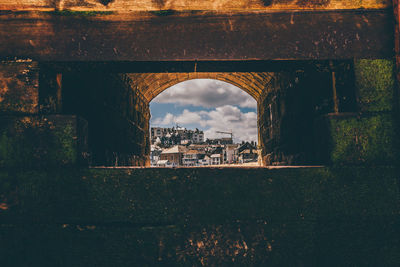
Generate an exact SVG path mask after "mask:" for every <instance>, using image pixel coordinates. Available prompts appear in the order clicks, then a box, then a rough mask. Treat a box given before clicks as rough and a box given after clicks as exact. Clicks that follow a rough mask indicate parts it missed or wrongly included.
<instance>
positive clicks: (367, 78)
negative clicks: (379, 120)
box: [354, 59, 398, 112]
mask: <svg viewBox="0 0 400 267" xmlns="http://www.w3.org/2000/svg"><path fill="white" fill-rule="evenodd" d="M354 71H355V79H356V89H357V93H358V104H359V109H360V111H361V112H380V111H392V110H393V109H394V105H395V96H398V92H396V90H398V88H397V87H396V76H395V62H394V60H391V59H387V60H385V59H376V60H356V61H355V63H354Z"/></svg>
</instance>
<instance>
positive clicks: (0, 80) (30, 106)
mask: <svg viewBox="0 0 400 267" xmlns="http://www.w3.org/2000/svg"><path fill="white" fill-rule="evenodd" d="M38 102H39V69H38V65H37V62H32V61H10V62H0V112H1V113H28V114H33V113H37V112H38V109H39V105H38Z"/></svg>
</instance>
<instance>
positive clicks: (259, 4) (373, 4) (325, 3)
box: [0, 0, 391, 12]
mask: <svg viewBox="0 0 400 267" xmlns="http://www.w3.org/2000/svg"><path fill="white" fill-rule="evenodd" d="M390 4H391V1H390V0H235V1H231V0H169V1H166V0H157V1H154V0H135V1H130V0H113V1H112V0H84V1H74V0H64V1H46V0H20V1H12V0H1V1H0V9H3V10H54V9H57V10H62V9H71V10H89V11H92V10H105V11H110V10H111V11H124V12H127V11H148V10H155V11H158V10H222V11H227V10H230V11H249V10H276V9H278V10H279V9H287V10H293V9H294V10H296V9H313V10H315V9H316V10H330V9H359V8H373V9H377V8H388V7H390Z"/></svg>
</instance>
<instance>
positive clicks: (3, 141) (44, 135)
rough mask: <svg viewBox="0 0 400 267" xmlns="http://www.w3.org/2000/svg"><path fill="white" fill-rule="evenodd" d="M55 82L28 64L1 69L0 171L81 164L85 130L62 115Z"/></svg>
mask: <svg viewBox="0 0 400 267" xmlns="http://www.w3.org/2000/svg"><path fill="white" fill-rule="evenodd" d="M57 77H60V76H57V74H56V73H55V72H52V71H48V70H45V69H41V68H40V65H39V64H38V63H37V62H34V61H32V60H14V61H7V62H4V61H3V62H1V63H0V168H46V167H59V166H66V165H81V164H85V160H86V156H87V124H86V121H85V120H84V119H82V118H80V117H77V116H74V115H72V116H70V115H67V116H66V115H60V111H61V110H60V108H61V106H60V105H61V104H60V103H61V96H60V95H59V94H58V93H59V92H60V90H59V89H61V87H60V86H57V85H60V84H59V83H58V81H60V80H57ZM55 114H58V115H55Z"/></svg>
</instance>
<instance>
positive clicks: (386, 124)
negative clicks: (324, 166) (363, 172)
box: [324, 59, 399, 165]
mask: <svg viewBox="0 0 400 267" xmlns="http://www.w3.org/2000/svg"><path fill="white" fill-rule="evenodd" d="M354 75H355V89H356V94H357V109H358V112H357V113H340V112H339V113H337V114H328V115H327V116H326V117H325V123H326V125H325V127H326V130H327V131H326V137H327V139H325V140H326V142H325V143H324V145H325V146H326V150H325V152H326V154H325V155H326V159H327V160H328V162H330V163H332V164H356V165H357V164H367V165H371V164H372V165H388V164H396V162H397V161H398V157H399V146H398V140H397V138H398V130H397V120H396V118H397V112H396V105H397V103H396V102H397V98H396V96H397V95H398V92H397V90H398V89H397V86H396V77H395V63H394V61H393V60H392V59H377V60H369V59H368V60H367V59H360V60H355V61H354Z"/></svg>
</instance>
